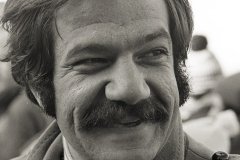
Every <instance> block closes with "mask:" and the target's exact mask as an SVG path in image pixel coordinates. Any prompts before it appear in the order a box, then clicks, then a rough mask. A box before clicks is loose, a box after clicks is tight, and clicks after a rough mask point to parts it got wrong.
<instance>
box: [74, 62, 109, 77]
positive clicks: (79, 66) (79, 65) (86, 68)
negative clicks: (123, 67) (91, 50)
mask: <svg viewBox="0 0 240 160" xmlns="http://www.w3.org/2000/svg"><path fill="white" fill-rule="evenodd" d="M109 65H110V61H108V60H107V59H104V58H88V59H83V60H80V61H78V62H76V63H75V64H73V65H72V66H73V67H72V69H73V70H75V71H78V72H79V73H81V74H88V73H94V72H97V71H99V70H101V69H104V68H106V67H107V66H109Z"/></svg>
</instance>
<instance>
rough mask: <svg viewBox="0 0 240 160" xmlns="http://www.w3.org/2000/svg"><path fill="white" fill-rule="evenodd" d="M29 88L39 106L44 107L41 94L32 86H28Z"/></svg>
mask: <svg viewBox="0 0 240 160" xmlns="http://www.w3.org/2000/svg"><path fill="white" fill-rule="evenodd" d="M30 90H31V92H32V94H33V95H34V97H35V99H36V100H37V102H38V104H39V106H40V107H41V108H42V109H43V108H44V107H43V104H42V100H41V96H40V95H39V93H38V92H37V91H36V90H34V89H32V88H30Z"/></svg>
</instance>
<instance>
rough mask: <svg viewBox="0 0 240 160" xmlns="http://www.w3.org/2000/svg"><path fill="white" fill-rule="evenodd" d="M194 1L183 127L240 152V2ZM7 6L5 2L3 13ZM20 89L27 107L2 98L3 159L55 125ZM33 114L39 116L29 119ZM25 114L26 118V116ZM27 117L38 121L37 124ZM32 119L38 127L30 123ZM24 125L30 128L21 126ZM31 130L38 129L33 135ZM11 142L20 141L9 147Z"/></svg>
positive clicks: (1, 34) (212, 144)
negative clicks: (187, 91)
mask: <svg viewBox="0 0 240 160" xmlns="http://www.w3.org/2000/svg"><path fill="white" fill-rule="evenodd" d="M189 1H190V3H191V5H192V10H193V16H194V23H195V27H194V34H193V35H194V36H195V39H193V42H192V48H190V51H189V60H188V63H187V66H188V67H189V75H190V82H191V84H192V89H193V91H192V93H191V95H190V98H189V100H188V102H187V103H186V104H185V105H184V106H182V107H181V108H180V111H181V114H182V120H183V128H184V130H185V131H186V132H187V133H188V134H189V135H190V136H192V137H193V138H194V139H196V140H198V141H200V142H201V143H203V144H205V145H206V146H208V147H209V148H211V149H212V150H215V151H217V150H222V151H226V152H230V153H238V154H240V124H239V121H240V20H239V19H240V9H239V8H240V1H239V0H189ZM4 2H5V0H0V15H1V13H2V12H3V5H4ZM6 39H7V33H6V32H5V31H4V30H3V29H2V28H0V58H1V56H2V55H3V53H4V52H6V50H7V47H4V46H5V43H6ZM199 46H200V47H199ZM0 63H1V62H0ZM3 66H4V67H3ZM7 71H9V64H8V65H1V64H0V76H2V75H4V76H2V77H5V76H6V77H7V76H8V78H9V75H10V74H9V73H7V74H6V75H5V74H4V73H6V72H7ZM1 73H3V74H1ZM11 81H12V80H11ZM6 82H10V80H9V79H7V80H6V78H5V80H2V81H1V77H0V86H1V85H2V86H7V83H6ZM12 83H14V82H12ZM8 84H10V83H8ZM15 85H16V84H14V85H12V86H13V87H16V86H15ZM3 88H4V87H3ZM5 88H6V87H5ZM8 88H10V87H8ZM15 90H16V92H15V93H16V94H20V99H23V101H24V103H23V102H21V103H20V102H19V100H18V99H17V100H16V98H17V97H19V96H16V95H15V93H14V94H13V93H12V94H11V98H12V100H11V99H8V100H6V99H7V98H6V95H7V94H9V93H8V92H6V95H5V97H4V96H2V97H3V98H2V99H1V97H0V148H1V151H0V159H1V160H4V159H9V158H12V157H15V156H17V155H19V154H22V153H23V152H24V150H27V149H28V148H29V144H30V146H31V143H32V142H34V140H35V139H36V137H38V135H39V133H41V131H42V130H43V129H44V128H45V127H46V126H47V125H48V124H49V123H50V122H51V119H48V118H46V117H44V116H42V115H41V113H40V111H39V110H33V111H32V110H31V109H30V108H35V106H32V105H33V104H32V103H31V102H29V101H27V99H26V97H25V95H24V94H23V91H22V89H21V88H19V87H16V89H15ZM0 92H1V90H0ZM0 95H1V93H0ZM2 95H3V94H2ZM7 97H10V96H7ZM24 97H25V98H24ZM1 101H2V102H1ZM16 101H17V102H16ZM3 102H4V103H3ZM6 102H8V103H6ZM2 104H4V105H2ZM19 105H21V107H19ZM16 106H17V107H16ZM33 114H34V115H35V116H29V115H33ZM23 115H24V117H25V119H23V118H21V117H23ZM27 117H29V119H30V118H33V117H36V118H35V119H34V121H33V120H29V119H28V118H27ZM42 119H44V121H42ZM29 121H32V122H35V123H30V124H29V123H27V122H29ZM16 122H17V123H16ZM40 122H41V123H40ZM43 122H44V123H43ZM23 124H24V127H25V128H24V127H21V125H23ZM19 126H20V127H19ZM36 126H38V127H37V129H36ZM33 128H35V130H34V129H33ZM26 130H27V131H30V130H32V132H31V134H29V132H27V133H26ZM9 133H14V134H9ZM8 139H11V140H12V141H14V142H13V143H8V144H5V141H6V140H8ZM24 142H27V144H26V143H24ZM2 148H4V149H2ZM9 148H11V149H9ZM13 153H14V154H13Z"/></svg>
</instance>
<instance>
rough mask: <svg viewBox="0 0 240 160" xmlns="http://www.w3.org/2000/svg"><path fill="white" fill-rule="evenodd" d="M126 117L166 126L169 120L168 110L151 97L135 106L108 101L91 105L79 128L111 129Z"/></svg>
mask: <svg viewBox="0 0 240 160" xmlns="http://www.w3.org/2000/svg"><path fill="white" fill-rule="evenodd" d="M126 116H133V117H137V118H138V119H139V120H140V121H141V122H151V123H157V122H160V123H162V124H164V123H166V122H167V121H168V120H169V114H168V112H167V109H166V108H164V105H163V104H162V103H161V102H160V100H158V99H157V98H156V97H153V96H150V97H149V98H148V99H145V100H142V101H140V102H138V103H137V104H135V105H128V104H126V103H125V102H122V101H111V100H108V99H106V100H103V101H101V102H99V103H98V104H95V105H91V106H90V107H89V108H88V110H86V112H85V113H84V116H83V117H82V118H81V119H80V123H79V126H78V127H79V129H82V130H86V129H90V128H92V127H111V126H113V125H114V124H118V123H119V122H120V121H121V119H123V118H124V117H126Z"/></svg>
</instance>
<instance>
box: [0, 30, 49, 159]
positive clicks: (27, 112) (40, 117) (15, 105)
mask: <svg viewBox="0 0 240 160" xmlns="http://www.w3.org/2000/svg"><path fill="white" fill-rule="evenodd" d="M0 33H1V34H0V52H1V53H5V52H6V49H7V47H4V46H5V44H6V39H7V36H8V35H7V34H6V32H3V31H1V32H0ZM0 55H3V54H0ZM40 112H41V111H40V110H39V108H38V107H35V106H34V104H33V103H32V102H31V101H29V99H28V98H27V96H26V94H25V91H23V90H22V88H21V87H20V86H19V85H18V84H17V83H16V82H15V81H14V80H13V78H12V74H11V64H10V63H8V62H0V160H7V159H10V158H13V157H16V156H18V155H20V153H21V152H22V150H24V149H25V148H27V147H28V144H31V143H32V142H33V141H34V140H35V139H36V138H37V137H38V135H39V134H40V133H41V132H42V131H43V130H44V129H45V128H46V127H47V126H48V125H49V123H50V122H51V121H52V119H50V118H48V117H47V116H46V115H44V114H41V113H40Z"/></svg>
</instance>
